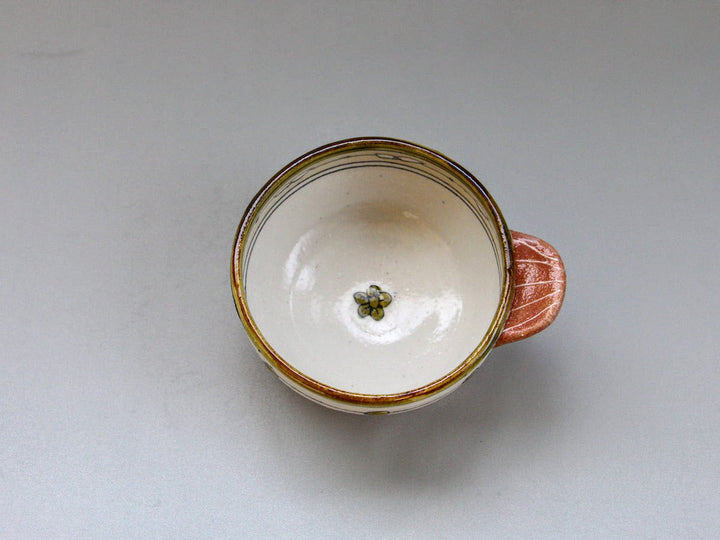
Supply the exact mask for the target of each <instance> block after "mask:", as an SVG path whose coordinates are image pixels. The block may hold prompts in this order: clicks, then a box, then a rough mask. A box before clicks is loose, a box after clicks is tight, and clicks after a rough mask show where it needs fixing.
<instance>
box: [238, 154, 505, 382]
mask: <svg viewBox="0 0 720 540" xmlns="http://www.w3.org/2000/svg"><path fill="white" fill-rule="evenodd" d="M399 157H402V156H401V154H397V155H395V156H393V157H391V156H390V155H383V156H381V157H379V158H378V157H373V158H372V159H373V160H372V162H370V161H368V160H367V158H363V159H362V160H360V161H362V163H359V162H358V163H356V164H355V165H353V166H352V167H349V166H343V167H338V166H337V163H331V162H328V164H327V165H326V164H320V165H318V164H314V166H313V167H312V170H311V171H301V172H299V173H298V174H297V175H296V176H297V179H291V181H290V182H289V183H288V185H292V184H295V186H296V187H293V188H292V189H293V190H294V191H293V193H292V195H291V196H287V192H288V191H292V190H290V188H287V189H285V190H281V191H279V192H278V193H276V195H275V198H276V201H275V202H274V204H273V201H272V200H271V201H269V204H268V205H266V207H269V208H272V207H273V206H274V209H272V210H269V211H267V210H266V211H264V212H259V213H258V218H257V219H256V220H255V223H254V224H253V226H252V227H251V228H250V229H249V234H248V246H249V248H247V249H246V251H247V253H246V254H245V256H246V261H247V262H246V264H245V274H246V275H245V279H244V283H245V295H246V300H247V305H248V307H249V310H250V314H251V316H252V318H253V319H254V321H255V323H256V324H257V327H258V328H259V330H260V333H261V334H262V335H263V337H264V339H265V340H266V341H267V342H268V343H269V344H270V345H271V347H272V348H273V349H274V350H275V351H276V352H277V353H278V354H279V355H280V356H282V357H283V359H284V360H285V361H286V362H287V363H288V364H290V365H292V366H293V367H294V368H295V369H297V370H298V371H300V372H302V373H303V374H305V375H306V376H308V377H310V378H312V379H315V380H316V381H318V382H321V383H323V384H326V385H329V386H331V387H334V388H337V389H339V390H344V391H348V392H353V393H361V394H376V395H383V394H394V393H400V392H406V391H410V390H413V389H417V388H420V387H423V386H425V385H427V384H429V383H432V382H433V381H436V380H437V379H439V378H441V377H443V376H444V375H446V374H447V373H449V372H451V371H452V370H454V369H455V368H456V367H457V366H459V365H460V364H461V363H462V362H463V361H464V360H465V359H466V358H467V357H468V356H469V355H470V354H471V353H472V352H473V350H474V349H475V348H476V347H477V346H478V344H479V343H480V342H481V340H482V339H483V337H484V335H485V333H486V331H487V329H488V327H489V326H490V324H491V322H492V320H493V318H494V316H495V314H496V311H497V309H498V302H499V300H500V297H501V283H502V279H501V275H502V268H501V264H500V262H499V257H498V256H497V255H496V253H498V252H499V253H501V252H502V251H501V247H500V246H499V241H498V240H497V239H494V238H493V237H492V234H489V233H488V232H487V231H488V230H489V231H493V230H494V229H493V228H492V227H491V226H488V225H487V224H488V223H491V219H490V218H489V216H488V215H487V214H488V211H487V210H486V209H485V208H484V207H482V205H478V203H477V202H476V201H475V202H474V203H471V204H474V205H475V206H472V208H474V211H473V210H471V208H470V207H468V198H466V197H465V196H461V195H459V194H458V193H453V192H452V191H450V189H449V188H448V186H447V185H442V184H441V183H438V182H437V178H439V177H440V176H443V177H444V178H447V172H441V171H435V172H432V171H433V167H431V166H429V165H427V164H424V165H422V166H420V165H415V164H413V163H412V161H411V160H410V159H409V158H406V157H405V158H403V161H404V162H403V163H402V164H401V166H398V165H399V164H400V160H399ZM352 159H355V160H356V161H357V158H352ZM352 159H351V160H349V161H348V160H346V161H343V163H344V164H345V165H347V164H348V163H351V162H352ZM361 164H362V165H366V166H358V165H361ZM428 171H430V172H431V173H432V174H430V175H429V174H428ZM433 176H436V178H435V177H433ZM443 182H447V180H443ZM450 182H452V180H451V181H450ZM298 187H299V189H298ZM459 187H460V188H461V189H457V186H456V188H455V191H456V192H461V191H463V189H464V186H462V185H460V186H459ZM279 200H282V202H281V203H280V204H278V203H277V201H279ZM478 211H480V212H483V213H484V214H485V215H484V216H483V221H484V222H485V223H486V225H483V223H482V221H481V220H479V219H478V217H477V216H476V214H475V213H474V212H478ZM493 242H494V243H495V246H494V247H493ZM371 284H376V285H378V286H379V287H380V288H381V289H383V290H384V291H387V292H388V293H390V295H391V296H392V303H391V304H390V305H389V306H388V307H387V308H386V309H385V315H384V317H383V318H382V319H381V320H379V321H376V320H373V319H372V318H371V317H365V318H361V317H360V316H359V315H358V311H357V309H358V305H357V304H356V302H355V300H354V298H353V294H354V293H355V292H358V291H362V292H364V291H366V290H367V288H368V287H369V286H370V285H371Z"/></svg>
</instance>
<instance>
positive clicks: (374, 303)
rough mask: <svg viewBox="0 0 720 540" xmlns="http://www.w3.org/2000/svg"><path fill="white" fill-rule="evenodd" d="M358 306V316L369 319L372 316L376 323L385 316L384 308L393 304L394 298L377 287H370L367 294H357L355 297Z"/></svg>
mask: <svg viewBox="0 0 720 540" xmlns="http://www.w3.org/2000/svg"><path fill="white" fill-rule="evenodd" d="M353 298H355V302H357V303H358V304H359V305H358V310H357V311H358V315H360V316H361V317H367V316H368V315H370V316H371V317H372V318H373V319H375V320H376V321H379V320H380V319H382V318H383V317H384V316H385V310H384V308H386V307H388V306H389V305H390V302H392V296H390V295H389V294H388V293H386V292H384V291H382V290H381V289H380V287H378V286H377V285H370V287H368V290H367V292H366V293H364V292H356V293H355V294H354V295H353Z"/></svg>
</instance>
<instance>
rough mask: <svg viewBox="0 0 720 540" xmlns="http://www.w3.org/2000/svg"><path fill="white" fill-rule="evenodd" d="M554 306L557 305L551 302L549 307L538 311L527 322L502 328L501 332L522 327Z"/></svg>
mask: <svg viewBox="0 0 720 540" xmlns="http://www.w3.org/2000/svg"><path fill="white" fill-rule="evenodd" d="M556 305H557V302H553V303H552V304H550V305H549V306H548V307H546V308H545V309H543V310H541V311H538V312H537V313H536V314H535V315H533V316H532V317H530V318H529V319H527V320H525V321H523V322H521V323H518V324H514V325H512V326H509V327H507V328H504V329H503V332H507V331H508V330H513V329H514V328H517V327H518V326H523V325H525V324H527V323H529V322H530V321H532V320H533V319H537V318H538V317H539V316H540V315H542V314H543V313H545V312H546V311H547V310H548V309H550V308H553V307H555V306H556Z"/></svg>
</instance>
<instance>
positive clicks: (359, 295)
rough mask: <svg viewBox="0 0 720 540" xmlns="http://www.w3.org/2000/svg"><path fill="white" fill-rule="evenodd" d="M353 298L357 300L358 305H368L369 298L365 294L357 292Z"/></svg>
mask: <svg viewBox="0 0 720 540" xmlns="http://www.w3.org/2000/svg"><path fill="white" fill-rule="evenodd" d="M353 298H354V299H355V302H357V303H358V304H367V303H368V297H367V295H366V294H365V293H362V292H356V293H355V294H353Z"/></svg>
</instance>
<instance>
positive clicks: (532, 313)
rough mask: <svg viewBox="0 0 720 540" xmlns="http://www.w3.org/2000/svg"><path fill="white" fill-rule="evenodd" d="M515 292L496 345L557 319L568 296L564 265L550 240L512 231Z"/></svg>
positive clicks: (542, 327) (539, 329) (529, 332)
mask: <svg viewBox="0 0 720 540" xmlns="http://www.w3.org/2000/svg"><path fill="white" fill-rule="evenodd" d="M512 241H513V249H514V251H515V296H514V298H513V303H512V307H511V308H510V315H509V316H508V319H507V322H506V323H505V328H504V330H503V331H502V334H500V338H499V339H498V340H497V342H496V343H495V346H496V347H499V346H500V345H505V344H506V343H512V342H513V341H519V340H521V339H525V338H526V337H530V336H532V335H534V334H537V333H538V332H540V331H541V330H543V329H545V328H547V327H548V326H549V325H550V323H552V322H553V321H554V320H555V317H557V314H558V312H559V311H560V306H562V302H563V298H564V297H565V266H564V265H563V262H562V259H561V258H560V255H558V252H557V251H555V248H553V247H552V246H551V245H550V244H548V243H547V242H545V241H543V240H540V239H539V238H535V237H534V236H530V235H529V234H524V233H520V232H516V231H512Z"/></svg>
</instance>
